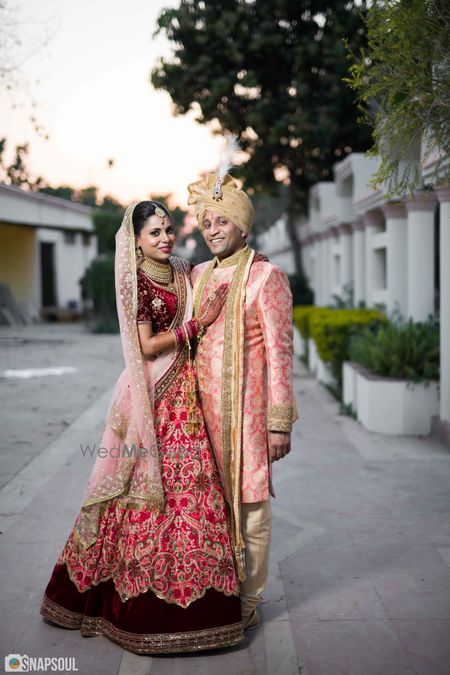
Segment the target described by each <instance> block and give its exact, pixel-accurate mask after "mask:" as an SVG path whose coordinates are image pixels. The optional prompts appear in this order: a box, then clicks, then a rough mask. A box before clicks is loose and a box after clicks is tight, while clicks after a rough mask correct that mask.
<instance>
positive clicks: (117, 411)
mask: <svg viewBox="0 0 450 675" xmlns="http://www.w3.org/2000/svg"><path fill="white" fill-rule="evenodd" d="M135 206H136V204H132V205H131V206H129V207H128V208H127V210H126V212H125V215H124V218H123V221H122V225H121V227H120V228H119V230H118V232H117V234H116V256H115V285H116V302H117V314H118V317H119V326H120V335H121V340H122V348H123V355H124V360H125V369H124V371H123V372H122V373H121V375H120V376H119V378H118V380H117V382H116V385H115V387H114V390H113V394H112V397H111V401H110V404H109V407H108V413H107V416H106V425H105V429H104V432H103V437H102V441H101V446H100V448H99V452H98V455H97V457H96V460H95V464H94V467H93V470H92V473H91V476H90V478H89V482H88V486H87V489H86V492H85V495H84V498H83V505H82V507H81V511H80V513H79V516H78V519H77V522H76V524H75V528H74V536H75V538H76V540H77V542H79V543H80V544H81V546H83V547H84V548H89V547H90V546H92V544H94V543H95V541H96V539H97V536H98V526H99V520H100V518H101V516H102V513H103V511H104V509H105V508H106V506H107V504H108V501H109V500H111V499H113V498H114V497H120V499H119V502H118V507H123V506H125V507H127V508H132V509H138V510H150V511H162V510H163V509H164V489H163V484H162V478H161V467H160V460H159V452H158V445H157V440H156V433H155V426H154V405H155V388H156V387H157V385H158V383H159V382H160V381H161V380H162V378H164V377H165V376H166V375H167V374H168V373H169V371H170V369H171V368H174V367H175V368H176V369H177V370H178V368H179V367H180V362H183V361H184V359H185V358H186V356H187V346H186V345H183V347H181V349H177V348H175V347H174V348H173V349H172V350H170V351H167V352H164V353H163V354H161V355H159V356H158V357H157V358H156V359H155V360H153V361H149V360H148V359H145V358H144V357H143V355H142V352H141V348H140V342H139V334H138V330H137V324H136V316H137V266H136V252H135V237H134V230H133V222H132V215H133V210H134V207H135ZM171 264H172V266H173V269H174V278H175V286H176V288H177V290H178V302H179V311H178V312H177V314H176V317H175V318H174V325H177V324H178V323H183V322H184V321H187V320H189V319H190V318H191V317H192V306H193V303H192V289H191V285H190V281H189V278H188V276H187V274H186V269H185V267H184V264H183V261H181V260H180V259H177V258H172V259H171ZM100 453H101V454H100Z"/></svg>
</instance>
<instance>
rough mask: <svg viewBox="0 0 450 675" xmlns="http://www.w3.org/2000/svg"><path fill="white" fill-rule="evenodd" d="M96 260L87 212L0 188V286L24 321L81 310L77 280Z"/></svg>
mask: <svg viewBox="0 0 450 675" xmlns="http://www.w3.org/2000/svg"><path fill="white" fill-rule="evenodd" d="M96 255H97V237H96V234H95V232H94V226H93V222H92V216H91V209H90V208H89V207H87V206H84V205H82V204H76V203H73V202H70V201H68V200H65V199H60V198H57V197H51V196H49V195H46V194H43V193H37V192H26V191H25V190H22V189H20V188H17V187H14V186H10V185H4V184H0V283H1V284H4V285H6V286H7V287H9V289H10V292H11V293H12V295H13V297H14V299H15V301H16V303H17V304H18V305H19V307H20V309H21V311H22V314H23V315H24V316H25V317H26V318H28V319H29V320H39V319H41V318H43V317H45V316H48V315H49V313H51V312H52V311H56V312H57V310H66V309H68V310H73V311H80V310H81V309H82V295H81V286H80V280H81V278H82V277H83V275H84V272H85V270H86V268H87V267H88V266H89V265H90V263H91V261H92V260H93V258H95V257H96ZM2 288H3V291H5V286H2ZM2 304H3V309H4V310H5V312H6V314H5V313H4V316H3V321H4V320H5V316H6V319H7V313H8V308H7V307H5V306H4V302H3V303H2Z"/></svg>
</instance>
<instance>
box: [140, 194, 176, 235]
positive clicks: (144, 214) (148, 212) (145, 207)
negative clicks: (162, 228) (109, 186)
mask: <svg viewBox="0 0 450 675" xmlns="http://www.w3.org/2000/svg"><path fill="white" fill-rule="evenodd" d="M156 207H159V208H160V209H162V210H163V211H164V213H165V214H166V215H167V217H168V218H170V213H169V211H168V210H167V207H165V206H164V204H161V202H153V201H144V202H139V204H136V206H135V207H134V210H133V230H134V234H135V235H136V236H138V234H139V232H140V231H141V230H142V228H143V227H144V225H145V223H146V222H147V220H148V219H149V218H150V217H151V216H154V215H155V209H156Z"/></svg>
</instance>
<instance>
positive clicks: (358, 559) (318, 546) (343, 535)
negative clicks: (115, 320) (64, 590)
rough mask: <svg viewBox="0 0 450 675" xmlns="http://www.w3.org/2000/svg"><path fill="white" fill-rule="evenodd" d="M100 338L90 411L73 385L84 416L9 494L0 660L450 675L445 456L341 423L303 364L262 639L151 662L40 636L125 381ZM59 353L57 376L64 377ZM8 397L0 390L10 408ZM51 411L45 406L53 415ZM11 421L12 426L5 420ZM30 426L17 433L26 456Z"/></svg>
mask: <svg viewBox="0 0 450 675" xmlns="http://www.w3.org/2000/svg"><path fill="white" fill-rule="evenodd" d="M91 337H92V336H87V337H86V340H87V341H90V340H91ZM96 339H98V340H99V341H101V340H104V345H105V347H104V348H105V350H108V349H110V348H111V346H112V349H113V351H112V352H110V354H111V376H110V380H109V381H107V380H108V378H105V379H103V380H101V381H102V384H103V389H102V391H103V393H102V394H98V395H97V396H96V398H95V400H94V401H93V402H92V398H91V399H90V400H86V398H85V394H86V392H85V391H84V390H83V386H82V383H81V385H80V384H79V385H78V399H77V400H76V403H75V404H74V405H75V408H74V409H76V411H77V417H75V418H74V419H73V420H72V421H71V423H70V424H69V425H67V427H66V428H65V429H64V430H62V431H61V433H59V435H58V434H55V433H54V434H53V435H52V436H51V437H50V443H49V444H48V445H47V446H45V447H42V448H41V447H40V448H39V452H36V453H34V454H33V455H32V457H31V458H27V462H25V463H21V462H20V460H18V461H17V462H16V466H17V467H18V468H19V467H22V468H20V470H19V471H18V472H17V473H16V474H15V475H12V476H9V480H8V482H7V483H6V484H5V486H4V487H3V489H2V490H1V491H0V514H1V515H0V519H1V524H2V528H3V533H2V534H1V540H2V547H1V552H0V562H1V569H2V572H3V574H2V589H1V598H2V613H1V630H0V636H1V637H0V640H1V644H2V652H3V655H6V654H9V653H18V654H28V655H30V656H74V657H75V658H76V665H77V667H78V672H79V673H80V675H91V674H92V675H94V673H95V674H97V675H103V674H105V675H115V674H116V673H117V674H118V675H128V674H131V673H132V674H133V675H141V674H142V675H144V674H148V673H151V674H152V675H165V674H167V675H168V674H169V673H170V674H171V675H175V674H176V675H178V674H180V675H182V674H186V675H191V674H193V673H199V674H202V673H204V674H205V675H206V674H208V675H210V674H211V673H215V675H220V673H226V674H227V675H228V673H233V675H241V674H242V675H244V674H247V673H248V674H255V675H266V674H267V675H293V674H294V673H302V674H303V675H444V674H447V675H448V674H450V452H449V451H448V450H446V449H445V448H443V447H442V446H441V445H439V444H438V443H437V442H435V441H434V440H432V439H426V438H424V439H422V438H406V437H402V438H398V437H397V438H393V437H389V436H381V435H375V434H370V433H368V432H366V431H365V430H364V429H362V427H361V426H360V425H358V424H357V423H356V422H355V421H354V420H352V419H350V418H347V417H342V416H340V415H339V414H338V406H337V404H336V402H335V401H334V400H333V399H332V397H331V396H330V395H329V394H328V392H327V391H326V390H325V389H323V388H322V387H321V386H320V385H319V384H317V382H316V381H315V380H313V379H312V378H311V377H310V375H309V374H308V373H307V372H306V371H305V370H304V369H303V367H302V366H301V365H300V364H299V363H298V364H297V365H296V374H295V384H296V391H297V401H298V405H299V410H300V421H299V422H297V424H296V428H295V433H294V435H293V449H292V452H291V453H290V455H289V456H288V457H287V458H286V459H285V460H283V461H281V462H278V463H276V464H275V466H274V482H275V490H276V493H277V498H276V499H275V500H273V501H272V506H273V516H274V517H273V541H272V553H271V567H270V577H269V582H268V585H267V589H266V592H265V594H264V601H263V605H262V614H263V617H264V622H263V625H262V626H261V627H260V628H259V629H257V630H256V631H251V632H249V633H248V635H247V638H246V641H245V643H244V644H243V645H242V646H239V647H237V648H235V649H230V650H227V651H224V652H217V653H215V652H211V653H208V654H206V653H205V654H202V655H186V656H177V657H169V656H165V657H147V656H138V655H135V654H131V653H129V652H125V651H123V650H122V649H121V648H119V647H118V646H117V645H114V644H113V643H111V642H109V641H108V640H107V639H105V638H103V637H95V638H82V637H81V636H80V635H79V633H78V632H77V631H69V630H64V629H58V628H56V627H53V626H51V625H48V624H46V623H45V622H44V621H43V620H42V618H41V617H40V615H39V605H40V601H41V597H42V592H43V590H44V588H45V585H46V584H47V581H48V579H49V576H50V574H51V570H52V568H53V565H54V563H55V560H56V557H57V555H58V553H59V551H60V549H61V548H62V546H63V544H64V542H65V539H66V537H67V536H68V534H69V532H70V529H71V527H72V525H73V522H74V519H75V517H76V515H77V513H78V509H79V506H80V503H81V499H82V496H83V493H84V489H85V485H86V482H87V479H88V476H89V473H90V469H91V465H92V461H93V460H92V458H89V459H88V458H86V457H83V456H82V454H81V452H80V450H79V443H87V442H91V443H95V442H96V441H98V440H99V438H100V437H101V432H102V425H103V421H104V416H105V412H106V407H107V405H108V402H109V397H110V395H111V386H112V384H113V380H114V378H115V377H116V372H117V374H118V372H120V363H121V361H120V345H119V349H118V350H117V349H116V347H117V344H114V340H112V341H111V340H110V338H109V337H108V338H106V339H105V337H104V336H103V337H102V336H97V338H96ZM77 345H78V347H77V348H78V356H77V359H78V360H79V361H80V358H81V357H80V355H79V354H80V353H83V349H84V348H87V344H84V343H83V338H80V337H79V336H78V337H77ZM70 346H71V345H67V348H68V349H69V347H70ZM61 349H62V348H59V351H58V354H57V357H58V358H57V360H58V359H59V360H61V359H63V360H64V363H62V361H61V363H59V365H70V358H69V356H70V355H69V353H66V354H64V350H62V351H61ZM97 350H98V353H103V352H102V350H101V349H100V342H99V343H98V344H97V345H95V346H94V347H92V342H90V345H89V348H88V358H87V361H86V362H87V363H88V368H89V377H88V378H87V380H86V383H87V387H88V389H89V390H90V391H91V393H92V387H93V386H94V384H93V383H95V381H96V377H95V369H96V368H97V369H98V370H99V371H100V370H103V369H104V366H105V362H104V360H103V359H99V361H98V363H96V359H95V358H93V357H94V356H95V354H96V353H97ZM114 350H115V351H114ZM65 356H66V357H67V358H63V357H65ZM116 359H119V361H117V360H116ZM17 360H18V361H20V354H19V353H18V354H17ZM49 360H50V361H51V362H52V363H54V362H55V359H53V360H52V359H49ZM31 365H33V364H32V360H31V361H30V358H29V356H28V357H27V367H31ZM34 365H35V366H36V367H37V366H38V364H37V363H36V364H34ZM80 365H81V367H83V366H84V364H83V362H82V359H81V362H80ZM113 375H114V378H113V377H112V376H113ZM99 377H101V376H100V375H99ZM103 377H104V376H103ZM4 385H5V382H2V381H1V380H0V395H3V396H4V397H5V396H6V395H5V392H4V391H2V388H3V387H4ZM49 386H51V385H49ZM72 397H73V393H72ZM75 399H76V397H73V400H75ZM83 401H85V403H86V404H87V406H86V405H84V406H83V405H82V403H83ZM50 408H51V406H50V405H44V407H43V411H44V414H47V413H46V412H45V411H46V410H47V409H48V410H50ZM2 413H3V414H2V417H5V415H8V420H7V421H8V424H10V423H11V420H10V416H11V408H9V409H8V410H7V411H6V412H5V410H4V409H3V411H2ZM49 414H50V413H49ZM32 419H33V418H29V419H28V420H27V418H26V416H25V417H24V418H23V419H22V420H19V421H20V424H21V429H20V433H21V434H22V437H23V438H24V439H29V442H30V443H31V444H32V443H33V428H32V426H28V427H27V424H28V425H30V424H31V423H32ZM3 421H4V420H3V419H2V422H3ZM58 431H60V429H58ZM6 454H7V455H8V449H6ZM2 456H3V454H2ZM8 466H15V465H14V462H11V461H10V460H9V463H8Z"/></svg>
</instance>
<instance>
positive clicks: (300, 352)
mask: <svg viewBox="0 0 450 675" xmlns="http://www.w3.org/2000/svg"><path fill="white" fill-rule="evenodd" d="M294 354H295V355H296V356H298V358H299V359H300V358H301V357H302V356H304V355H305V341H304V339H303V337H302V334H301V333H300V331H299V329H298V328H297V326H294Z"/></svg>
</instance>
